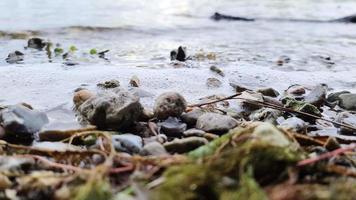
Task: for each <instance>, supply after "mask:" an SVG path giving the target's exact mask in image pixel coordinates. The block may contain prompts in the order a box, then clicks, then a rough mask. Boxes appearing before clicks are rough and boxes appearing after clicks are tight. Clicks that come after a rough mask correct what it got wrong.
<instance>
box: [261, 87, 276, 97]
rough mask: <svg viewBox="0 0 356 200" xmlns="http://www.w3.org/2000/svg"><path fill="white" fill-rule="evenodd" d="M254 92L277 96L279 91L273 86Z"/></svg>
mask: <svg viewBox="0 0 356 200" xmlns="http://www.w3.org/2000/svg"><path fill="white" fill-rule="evenodd" d="M256 92H258V93H261V94H263V95H264V96H269V97H278V96H279V92H278V91H277V90H275V89H273V88H261V89H258V90H256Z"/></svg>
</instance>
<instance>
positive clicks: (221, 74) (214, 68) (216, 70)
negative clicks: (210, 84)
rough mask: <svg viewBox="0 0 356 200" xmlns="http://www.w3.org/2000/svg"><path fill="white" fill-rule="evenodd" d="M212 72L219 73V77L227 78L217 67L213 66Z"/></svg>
mask: <svg viewBox="0 0 356 200" xmlns="http://www.w3.org/2000/svg"><path fill="white" fill-rule="evenodd" d="M210 70H211V71H212V72H215V73H217V74H218V75H220V76H222V77H224V76H225V74H224V72H223V71H222V70H221V69H220V68H218V67H217V66H215V65H213V66H211V67H210Z"/></svg>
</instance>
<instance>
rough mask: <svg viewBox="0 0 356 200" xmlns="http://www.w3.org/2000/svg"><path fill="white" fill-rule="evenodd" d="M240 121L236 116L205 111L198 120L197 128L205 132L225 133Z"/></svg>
mask: <svg viewBox="0 0 356 200" xmlns="http://www.w3.org/2000/svg"><path fill="white" fill-rule="evenodd" d="M237 125H238V121H237V120H235V119H234V118H232V117H230V116H226V115H221V114H217V113H205V114H203V115H202V116H200V117H199V118H198V120H197V124H196V128H197V129H201V130H203V131H205V132H212V133H217V134H223V133H226V132H227V131H229V130H230V129H233V128H235V127H236V126H237Z"/></svg>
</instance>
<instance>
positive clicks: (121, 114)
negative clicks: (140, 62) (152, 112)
mask: <svg viewBox="0 0 356 200" xmlns="http://www.w3.org/2000/svg"><path fill="white" fill-rule="evenodd" d="M78 112H79V113H80V114H81V115H82V116H83V117H84V118H85V119H86V120H88V121H89V122H90V123H91V124H93V125H95V126H97V127H98V128H99V129H110V130H123V129H125V128H128V127H129V126H130V125H132V124H133V123H134V122H136V121H137V119H138V118H139V117H140V116H141V114H142V106H141V104H140V102H139V98H137V97H135V96H133V95H131V94H130V93H128V92H127V91H124V90H112V91H109V90H107V91H103V92H102V93H99V94H98V95H96V96H95V97H93V98H90V99H88V100H87V101H85V102H84V103H83V104H82V105H81V106H79V108H78Z"/></svg>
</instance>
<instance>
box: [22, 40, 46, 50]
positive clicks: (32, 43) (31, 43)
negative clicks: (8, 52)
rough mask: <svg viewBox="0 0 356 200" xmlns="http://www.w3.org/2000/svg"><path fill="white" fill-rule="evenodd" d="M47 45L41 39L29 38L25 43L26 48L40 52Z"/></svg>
mask: <svg viewBox="0 0 356 200" xmlns="http://www.w3.org/2000/svg"><path fill="white" fill-rule="evenodd" d="M46 45H47V43H46V42H45V41H44V40H43V39H41V38H31V39H29V40H28V41H27V47H28V48H33V49H38V50H42V49H43V48H44V47H45V46H46Z"/></svg>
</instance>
